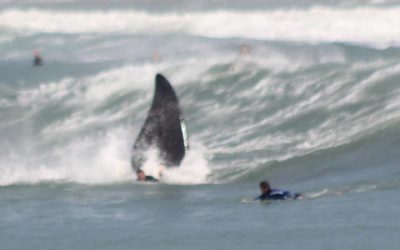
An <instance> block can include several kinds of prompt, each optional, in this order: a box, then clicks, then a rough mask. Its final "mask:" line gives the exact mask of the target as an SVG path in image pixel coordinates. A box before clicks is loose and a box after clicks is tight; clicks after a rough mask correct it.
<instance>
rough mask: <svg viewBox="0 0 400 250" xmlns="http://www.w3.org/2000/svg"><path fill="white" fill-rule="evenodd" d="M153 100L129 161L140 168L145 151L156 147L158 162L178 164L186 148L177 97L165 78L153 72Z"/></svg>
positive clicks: (184, 129) (165, 164)
mask: <svg viewBox="0 0 400 250" xmlns="http://www.w3.org/2000/svg"><path fill="white" fill-rule="evenodd" d="M155 85H156V86H155V91H154V97H153V103H152V105H151V108H150V111H149V113H148V115H147V118H146V120H145V122H144V125H143V127H142V129H141V131H140V133H139V135H138V137H137V138H136V140H135V143H134V145H133V150H132V159H131V164H132V168H133V169H134V170H139V169H140V168H141V166H142V165H143V163H144V162H145V161H146V156H145V153H146V151H147V150H148V149H149V148H151V147H154V148H156V149H158V152H159V155H158V158H159V159H160V161H161V162H160V164H161V165H163V166H165V167H167V168H168V167H178V166H179V165H180V164H181V161H182V160H183V158H184V156H185V151H186V149H188V143H187V138H186V128H185V124H184V121H183V117H182V112H181V109H180V106H179V102H178V98H177V96H176V94H175V91H174V89H173V88H172V86H171V84H170V83H169V82H168V80H167V79H166V78H165V77H164V76H162V75H160V74H157V75H156V83H155Z"/></svg>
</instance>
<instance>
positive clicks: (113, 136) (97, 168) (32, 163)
mask: <svg viewBox="0 0 400 250" xmlns="http://www.w3.org/2000/svg"><path fill="white" fill-rule="evenodd" d="M126 133H127V132H126V130H125V129H121V128H118V129H113V130H110V131H109V132H108V133H107V134H105V135H99V136H98V137H91V138H89V137H88V138H76V139H75V140H73V142H71V143H70V144H68V145H65V146H63V147H58V148H55V149H54V150H53V151H50V152H46V153H45V154H44V155H43V157H42V159H36V160H35V159H33V158H31V159H29V158H23V159H20V160H18V161H13V160H10V161H8V162H4V161H2V162H1V167H0V170H1V175H0V186H7V185H12V184H21V183H28V184H35V183H40V182H76V183H83V184H111V183H118V182H127V181H128V182H129V181H133V180H134V175H133V173H132V170H131V167H130V164H129V149H128V147H127V145H128V142H127V138H129V137H127V136H126ZM48 157H56V158H57V160H56V162H53V163H50V164H49V163H47V158H48ZM10 162H12V163H11V164H10Z"/></svg>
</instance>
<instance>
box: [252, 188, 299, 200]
mask: <svg viewBox="0 0 400 250" xmlns="http://www.w3.org/2000/svg"><path fill="white" fill-rule="evenodd" d="M299 197H300V194H298V193H295V194H292V193H290V192H289V191H285V190H280V189H271V190H270V191H269V192H267V193H264V194H262V195H260V196H258V197H257V198H256V199H255V200H260V201H266V200H273V201H275V200H288V199H297V198H299Z"/></svg>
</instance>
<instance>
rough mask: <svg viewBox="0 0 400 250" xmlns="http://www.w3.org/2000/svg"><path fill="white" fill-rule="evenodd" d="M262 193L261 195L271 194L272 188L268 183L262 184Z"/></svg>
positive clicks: (263, 182)
mask: <svg viewBox="0 0 400 250" xmlns="http://www.w3.org/2000/svg"><path fill="white" fill-rule="evenodd" d="M260 191H261V194H267V193H269V192H271V186H270V185H269V183H268V181H262V182H260Z"/></svg>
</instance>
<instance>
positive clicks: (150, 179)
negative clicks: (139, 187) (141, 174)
mask: <svg viewBox="0 0 400 250" xmlns="http://www.w3.org/2000/svg"><path fill="white" fill-rule="evenodd" d="M144 181H150V182H158V180H157V179H156V178H154V177H153V176H150V175H146V177H145V179H144Z"/></svg>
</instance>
